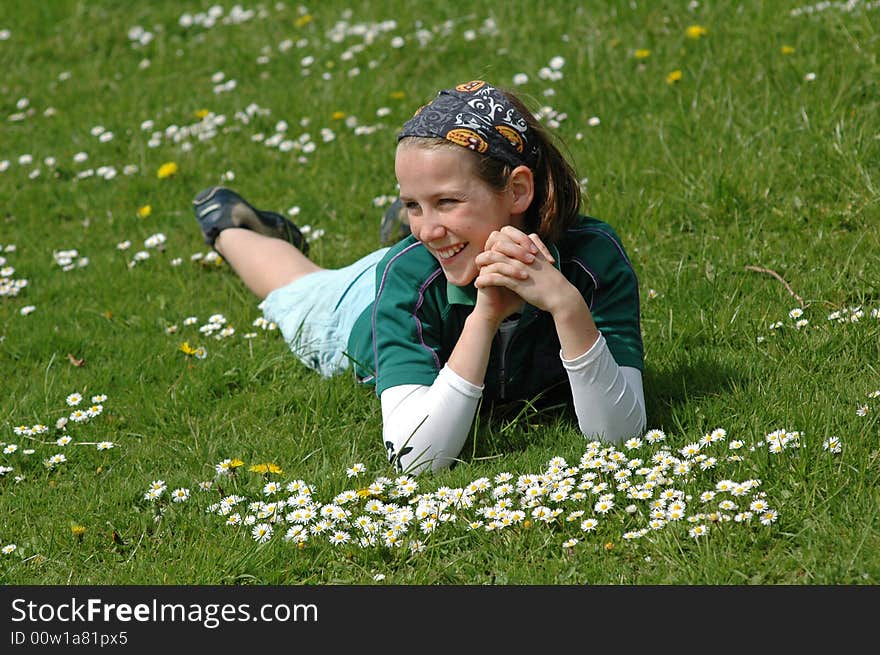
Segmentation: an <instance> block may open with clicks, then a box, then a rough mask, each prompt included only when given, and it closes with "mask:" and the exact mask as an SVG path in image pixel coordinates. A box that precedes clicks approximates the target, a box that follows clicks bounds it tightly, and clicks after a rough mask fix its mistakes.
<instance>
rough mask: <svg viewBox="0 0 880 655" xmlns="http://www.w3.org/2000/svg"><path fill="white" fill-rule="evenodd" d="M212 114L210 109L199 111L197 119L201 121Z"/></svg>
mask: <svg viewBox="0 0 880 655" xmlns="http://www.w3.org/2000/svg"><path fill="white" fill-rule="evenodd" d="M210 113H211V110H210V109H199V110H198V111H196V118H199V119H201V118H204V117H205V116H207V115H208V114H210Z"/></svg>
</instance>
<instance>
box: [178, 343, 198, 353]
mask: <svg viewBox="0 0 880 655" xmlns="http://www.w3.org/2000/svg"><path fill="white" fill-rule="evenodd" d="M178 350H180V352H182V353H183V354H184V355H195V354H196V350H197V349H196V348H193V347H192V346H191V345H189V341H184V342H183V343H182V344H180V346H179V348H178Z"/></svg>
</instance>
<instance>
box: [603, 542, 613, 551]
mask: <svg viewBox="0 0 880 655" xmlns="http://www.w3.org/2000/svg"><path fill="white" fill-rule="evenodd" d="M612 548H614V542H613V541H606V542H605V550H611V549H612Z"/></svg>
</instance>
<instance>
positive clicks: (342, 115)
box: [332, 111, 345, 121]
mask: <svg viewBox="0 0 880 655" xmlns="http://www.w3.org/2000/svg"><path fill="white" fill-rule="evenodd" d="M332 118H333V120H334V121H341V120H342V119H343V118H345V112H344V111H334V112H333V116H332Z"/></svg>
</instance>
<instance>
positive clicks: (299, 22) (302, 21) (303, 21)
mask: <svg viewBox="0 0 880 655" xmlns="http://www.w3.org/2000/svg"><path fill="white" fill-rule="evenodd" d="M312 20H313V18H312V15H311V14H303V15H302V16H299V17H298V18H297V19H296V20H295V21H293V24H294V25H296V26H297V27H305V26H306V25H308V24H309V23H311V22H312Z"/></svg>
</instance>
